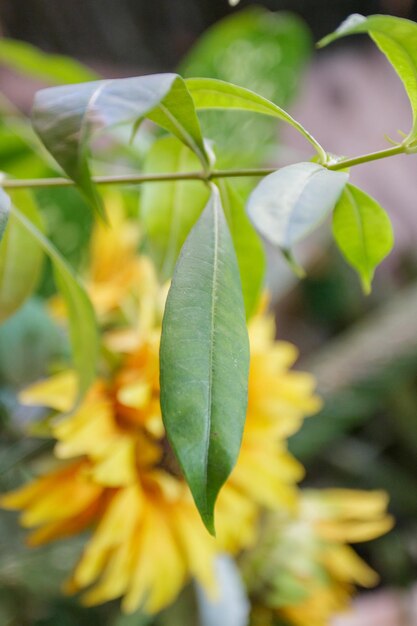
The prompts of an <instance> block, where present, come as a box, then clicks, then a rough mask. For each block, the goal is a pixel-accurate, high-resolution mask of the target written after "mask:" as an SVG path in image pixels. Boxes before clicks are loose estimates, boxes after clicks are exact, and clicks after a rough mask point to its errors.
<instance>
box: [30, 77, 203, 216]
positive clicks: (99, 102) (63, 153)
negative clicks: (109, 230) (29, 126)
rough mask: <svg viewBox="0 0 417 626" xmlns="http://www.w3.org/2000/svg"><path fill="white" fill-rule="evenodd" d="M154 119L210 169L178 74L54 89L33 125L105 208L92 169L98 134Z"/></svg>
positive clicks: (40, 103)
mask: <svg viewBox="0 0 417 626" xmlns="http://www.w3.org/2000/svg"><path fill="white" fill-rule="evenodd" d="M143 117H149V118H151V119H153V120H154V121H155V122H156V123H158V124H160V125H161V126H163V127H164V128H166V129H167V130H168V131H170V132H172V133H174V134H175V135H176V136H177V137H178V138H179V139H181V141H183V142H184V143H185V144H186V145H187V146H189V148H191V150H193V151H194V152H195V153H196V154H197V156H198V157H199V159H200V161H201V162H202V163H203V165H204V166H206V165H207V163H208V156H207V154H206V150H205V147H204V141H203V137H202V135H201V130H200V125H199V121H198V118H197V114H196V112H195V108H194V104H193V100H192V98H191V96H190V94H189V93H188V90H187V88H186V86H185V84H184V81H183V80H182V78H180V77H179V76H178V75H176V74H154V75H150V76H139V77H137V78H121V79H114V80H102V81H95V82H92V83H84V84H80V85H71V86H64V87H52V88H49V89H43V90H41V91H39V92H38V93H37V94H36V97H35V104H34V108H33V113H32V120H33V125H34V128H35V130H36V132H37V133H38V135H39V137H40V138H41V139H42V141H43V143H44V144H45V146H46V148H47V149H48V150H49V152H50V153H51V154H52V156H53V157H54V158H55V159H56V161H57V162H58V163H59V165H60V166H61V167H62V168H63V170H64V171H65V172H66V174H67V175H68V176H69V177H70V178H72V179H73V180H74V181H75V182H76V183H77V185H78V187H79V189H80V190H81V191H82V192H83V193H84V195H85V196H86V197H87V199H88V200H89V201H90V202H91V203H92V204H93V205H94V206H95V207H96V208H97V209H98V210H99V212H101V213H102V214H103V213H104V208H103V205H102V201H101V199H100V196H99V194H98V192H97V190H96V188H95V186H94V185H93V183H92V180H91V174H90V169H89V165H88V154H89V139H90V137H91V135H92V133H93V131H96V130H100V129H104V128H108V127H111V126H115V125H117V124H131V125H133V126H135V125H136V124H137V123H138V121H139V120H141V119H142V118H143Z"/></svg>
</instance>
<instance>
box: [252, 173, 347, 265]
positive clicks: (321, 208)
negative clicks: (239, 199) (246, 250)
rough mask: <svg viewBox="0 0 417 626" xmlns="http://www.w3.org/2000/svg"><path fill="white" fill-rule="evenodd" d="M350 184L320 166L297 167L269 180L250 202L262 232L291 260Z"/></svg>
mask: <svg viewBox="0 0 417 626" xmlns="http://www.w3.org/2000/svg"><path fill="white" fill-rule="evenodd" d="M347 180H348V174H347V173H346V172H334V171H331V170H328V169H326V168H325V167H322V166H321V165H318V164H317V163H296V164H294V165H289V166H288V167H283V168H282V169H280V170H278V171H276V172H274V173H273V174H270V175H269V176H266V177H265V178H264V179H263V180H262V181H261V182H260V183H259V185H258V186H257V187H256V188H255V189H254V191H253V192H252V194H251V196H250V197H249V201H248V213H249V217H250V218H251V220H252V222H253V224H254V225H255V226H256V228H257V229H258V230H259V232H260V233H261V234H262V235H263V236H264V237H265V238H266V239H267V240H268V241H270V242H271V243H272V244H274V245H276V246H279V247H280V248H281V250H283V251H284V253H285V254H286V255H287V256H288V255H289V254H290V252H291V249H292V247H293V246H294V244H296V243H297V242H298V241H300V240H301V239H303V238H304V237H305V236H306V235H308V233H310V232H311V231H312V230H313V229H314V228H315V227H316V226H317V225H318V224H319V223H320V222H321V221H322V220H323V219H324V218H325V217H326V215H327V214H328V213H329V212H330V211H331V210H332V209H333V207H334V206H335V204H336V202H337V200H338V199H339V196H340V194H341V193H342V191H343V187H344V186H345V184H346V182H347Z"/></svg>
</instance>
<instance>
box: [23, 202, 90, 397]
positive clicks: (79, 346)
mask: <svg viewBox="0 0 417 626" xmlns="http://www.w3.org/2000/svg"><path fill="white" fill-rule="evenodd" d="M12 216H13V217H14V218H15V219H16V221H17V222H18V223H19V226H20V227H21V228H22V229H23V230H24V231H25V232H26V233H27V234H28V235H29V236H30V237H31V239H32V240H33V241H35V242H36V243H37V244H38V246H39V247H40V248H42V250H43V252H44V253H45V254H47V255H48V257H49V259H50V260H51V262H52V265H53V269H54V276H55V281H56V284H57V287H58V289H59V291H60V292H61V295H62V297H63V298H64V301H65V304H66V306H67V310H68V317H69V335H70V343H71V349H72V357H73V361H74V366H75V369H76V371H77V373H78V381H79V385H78V400H79V399H80V398H81V397H82V396H83V395H84V393H85V392H86V391H87V389H88V388H89V387H90V385H91V383H92V382H93V380H94V378H95V376H96V371H97V358H98V335H97V328H96V323H95V316H94V310H93V307H92V304H91V302H90V300H89V298H88V296H87V294H86V292H85V291H84V288H83V287H82V286H81V284H80V283H79V281H78V280H77V278H76V277H75V275H74V274H73V272H72V270H71V268H70V267H69V265H68V264H67V263H66V261H65V260H64V259H63V257H62V256H61V255H60V254H59V252H58V251H57V250H56V248H55V247H54V246H53V245H52V244H51V243H50V241H49V240H48V239H47V238H46V237H45V236H44V235H43V234H42V232H41V231H40V230H39V229H38V228H37V226H36V224H35V223H34V222H32V221H31V220H30V219H29V218H28V217H27V216H26V215H25V214H24V213H23V212H21V211H20V210H19V209H17V208H16V207H13V208H12Z"/></svg>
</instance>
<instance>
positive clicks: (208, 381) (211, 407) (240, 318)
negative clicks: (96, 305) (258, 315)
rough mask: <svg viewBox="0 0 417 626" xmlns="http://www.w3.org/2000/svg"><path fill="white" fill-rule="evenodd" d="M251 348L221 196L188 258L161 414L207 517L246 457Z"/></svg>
mask: <svg viewBox="0 0 417 626" xmlns="http://www.w3.org/2000/svg"><path fill="white" fill-rule="evenodd" d="M248 368H249V345H248V336H247V330H246V320H245V312H244V304H243V298H242V293H241V287H240V279H239V269H238V265H237V260H236V255H235V252H234V249H233V242H232V238H231V236H230V233H229V229H228V227H227V222H226V220H225V218H224V215H223V209H222V205H221V200H220V194H219V192H218V190H217V189H216V188H215V187H213V189H212V195H211V198H210V200H209V202H208V204H207V206H206V208H205V210H204V212H203V214H202V216H201V218H200V219H199V221H198V222H197V224H196V226H195V227H194V229H193V230H192V231H191V233H190V235H189V237H188V239H187V241H186V243H185V244H184V247H183V249H182V252H181V256H180V258H179V261H178V264H177V267H176V269H175V273H174V277H173V279H172V285H171V289H170V291H169V294H168V300H167V303H166V308H165V315H164V321H163V329H162V339H161V407H162V415H163V418H164V423H165V426H166V429H167V433H168V436H169V439H170V441H171V444H172V446H173V448H174V450H175V452H176V455H177V458H178V460H179V462H180V464H181V467H182V470H183V472H184V475H185V476H186V479H187V482H188V484H189V486H190V489H191V492H192V494H193V496H194V499H195V502H196V504H197V507H198V509H199V511H200V514H201V517H202V519H203V521H204V523H205V524H206V526H207V528H208V529H209V531H210V532H212V533H214V504H215V501H216V498H217V494H218V492H219V490H220V488H221V487H222V485H223V483H224V482H225V481H226V479H227V478H228V476H229V474H230V472H231V471H232V469H233V467H234V464H235V462H236V459H237V456H238V454H239V448H240V442H241V438H242V433H243V427H244V423H245V414H246V404H247V377H248Z"/></svg>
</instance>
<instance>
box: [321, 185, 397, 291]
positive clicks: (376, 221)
mask: <svg viewBox="0 0 417 626" xmlns="http://www.w3.org/2000/svg"><path fill="white" fill-rule="evenodd" d="M333 235H334V238H335V240H336V242H337V245H338V246H339V248H340V250H341V251H342V253H343V255H344V257H345V258H346V260H347V261H348V263H350V265H352V267H354V268H355V269H356V270H357V271H358V273H359V275H360V277H361V280H362V286H363V289H364V291H365V293H369V292H370V291H371V283H372V278H373V275H374V272H375V268H376V266H377V265H378V264H379V263H380V262H381V261H382V259H384V258H385V257H386V256H387V254H389V252H390V251H391V249H392V246H393V244H394V236H393V232H392V226H391V222H390V219H389V217H388V215H387V214H386V213H385V211H384V209H383V208H382V207H381V206H380V205H379V204H378V202H377V201H376V200H374V199H373V198H371V196H369V195H368V194H366V193H365V192H364V191H361V189H358V188H357V187H354V186H353V185H349V184H348V185H346V187H345V189H344V191H343V193H342V195H341V197H340V199H339V202H338V203H337V205H336V208H335V211H334V215H333Z"/></svg>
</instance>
